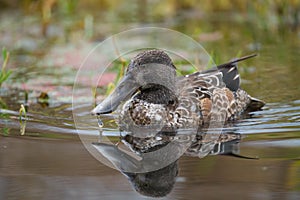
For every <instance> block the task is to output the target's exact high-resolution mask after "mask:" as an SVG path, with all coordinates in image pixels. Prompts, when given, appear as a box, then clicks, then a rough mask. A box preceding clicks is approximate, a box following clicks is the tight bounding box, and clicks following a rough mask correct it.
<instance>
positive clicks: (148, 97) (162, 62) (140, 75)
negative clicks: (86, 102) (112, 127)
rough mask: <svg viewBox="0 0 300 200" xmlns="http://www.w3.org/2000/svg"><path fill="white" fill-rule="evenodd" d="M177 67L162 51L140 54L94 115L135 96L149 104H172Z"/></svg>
mask: <svg viewBox="0 0 300 200" xmlns="http://www.w3.org/2000/svg"><path fill="white" fill-rule="evenodd" d="M175 78H176V68H175V66H174V65H173V63H172V60H171V58H170V57H169V56H168V55H167V54H166V53H165V52H164V51H161V50H148V51H144V52H142V53H139V54H138V55H137V56H136V57H135V58H134V59H132V60H131V62H130V63H129V65H128V68H127V71H126V74H125V76H124V77H123V78H122V80H121V81H120V82H119V83H118V85H117V87H116V88H115V90H114V91H113V92H112V93H111V94H110V95H109V96H108V97H107V98H106V99H104V101H102V102H101V103H100V104H99V105H98V106H97V107H96V108H94V109H93V110H92V114H94V115H100V114H106V113H111V112H113V111H114V110H116V108H117V107H118V106H119V105H120V104H121V102H123V101H126V100H128V99H129V98H131V97H132V96H133V95H135V98H139V99H142V100H145V101H147V102H149V103H157V104H169V103H173V102H174V101H175V100H176V90H175Z"/></svg>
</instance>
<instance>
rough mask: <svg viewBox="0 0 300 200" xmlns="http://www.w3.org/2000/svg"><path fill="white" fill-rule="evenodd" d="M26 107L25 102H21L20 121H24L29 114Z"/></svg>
mask: <svg viewBox="0 0 300 200" xmlns="http://www.w3.org/2000/svg"><path fill="white" fill-rule="evenodd" d="M26 113H27V112H26V109H25V106H24V105H23V104H21V106H20V110H19V120H20V122H21V121H23V120H24V119H25V120H26V119H27V114H26Z"/></svg>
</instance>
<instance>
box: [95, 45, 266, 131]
mask: <svg viewBox="0 0 300 200" xmlns="http://www.w3.org/2000/svg"><path fill="white" fill-rule="evenodd" d="M249 57H252V56H248V57H243V58H240V59H237V60H234V61H231V62H229V63H225V64H223V65H219V66H217V67H214V68H212V69H209V70H206V71H203V72H196V73H194V74H190V75H186V76H181V77H177V76H176V69H175V67H174V64H173V63H172V60H171V59H170V58H169V56H168V55H167V54H166V53H165V52H163V51H160V50H149V51H145V52H142V53H140V54H138V55H137V56H136V57H135V58H134V59H133V60H132V61H131V63H130V64H129V67H128V69H127V72H126V75H125V77H124V79H123V80H122V81H121V83H120V84H119V86H118V87H117V88H116V91H115V92H114V93H113V94H111V95H110V97H108V98H107V99H106V100H105V101H104V102H103V103H101V104H100V105H98V106H97V108H95V109H94V111H93V113H95V114H101V113H108V112H111V111H113V110H114V109H116V107H117V106H118V105H119V104H120V103H121V102H122V101H126V100H127V101H126V102H125V104H124V106H123V107H122V109H121V111H120V115H119V120H118V123H119V125H120V129H121V130H125V131H128V132H136V131H141V129H142V128H146V129H147V130H150V132H151V131H152V132H153V133H157V132H164V131H169V132H172V131H176V130H177V129H182V128H195V127H199V126H200V127H201V126H205V125H206V124H208V123H210V122H212V121H216V122H220V121H225V122H226V121H228V120H234V119H237V118H239V117H240V116H241V115H242V114H243V113H244V112H245V111H248V110H258V109H260V108H261V107H262V106H263V105H264V103H263V102H262V101H259V100H257V99H254V98H252V97H251V96H250V95H248V94H247V93H246V92H245V91H244V90H242V89H241V88H240V77H239V73H238V70H237V65H236V63H237V62H238V61H241V60H244V59H247V58H249ZM127 83H129V84H130V85H129V86H128V84H127ZM115 99H117V100H115ZM128 99H129V100H128ZM252 102H253V105H254V106H253V107H252ZM146 129H144V130H146ZM150 135H151V134H150Z"/></svg>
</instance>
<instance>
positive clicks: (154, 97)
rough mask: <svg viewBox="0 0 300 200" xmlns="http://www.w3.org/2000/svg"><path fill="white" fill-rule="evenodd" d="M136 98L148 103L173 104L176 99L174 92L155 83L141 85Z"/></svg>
mask: <svg viewBox="0 0 300 200" xmlns="http://www.w3.org/2000/svg"><path fill="white" fill-rule="evenodd" d="M136 98H138V99H141V100H143V101H146V102H148V103H153V104H164V105H170V104H174V103H175V102H176V99H177V98H176V95H175V94H174V92H172V91H171V90H169V89H168V88H166V87H164V86H161V85H156V84H148V85H147V86H146V87H143V88H142V89H141V92H140V93H139V94H137V96H136Z"/></svg>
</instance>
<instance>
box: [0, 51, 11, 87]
mask: <svg viewBox="0 0 300 200" xmlns="http://www.w3.org/2000/svg"><path fill="white" fill-rule="evenodd" d="M2 58H3V64H2V66H1V69H0V87H1V86H2V83H3V82H5V81H6V80H7V79H8V77H9V76H10V75H11V72H12V71H11V70H6V66H7V63H8V60H9V52H8V51H7V50H6V49H5V48H3V49H2Z"/></svg>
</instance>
